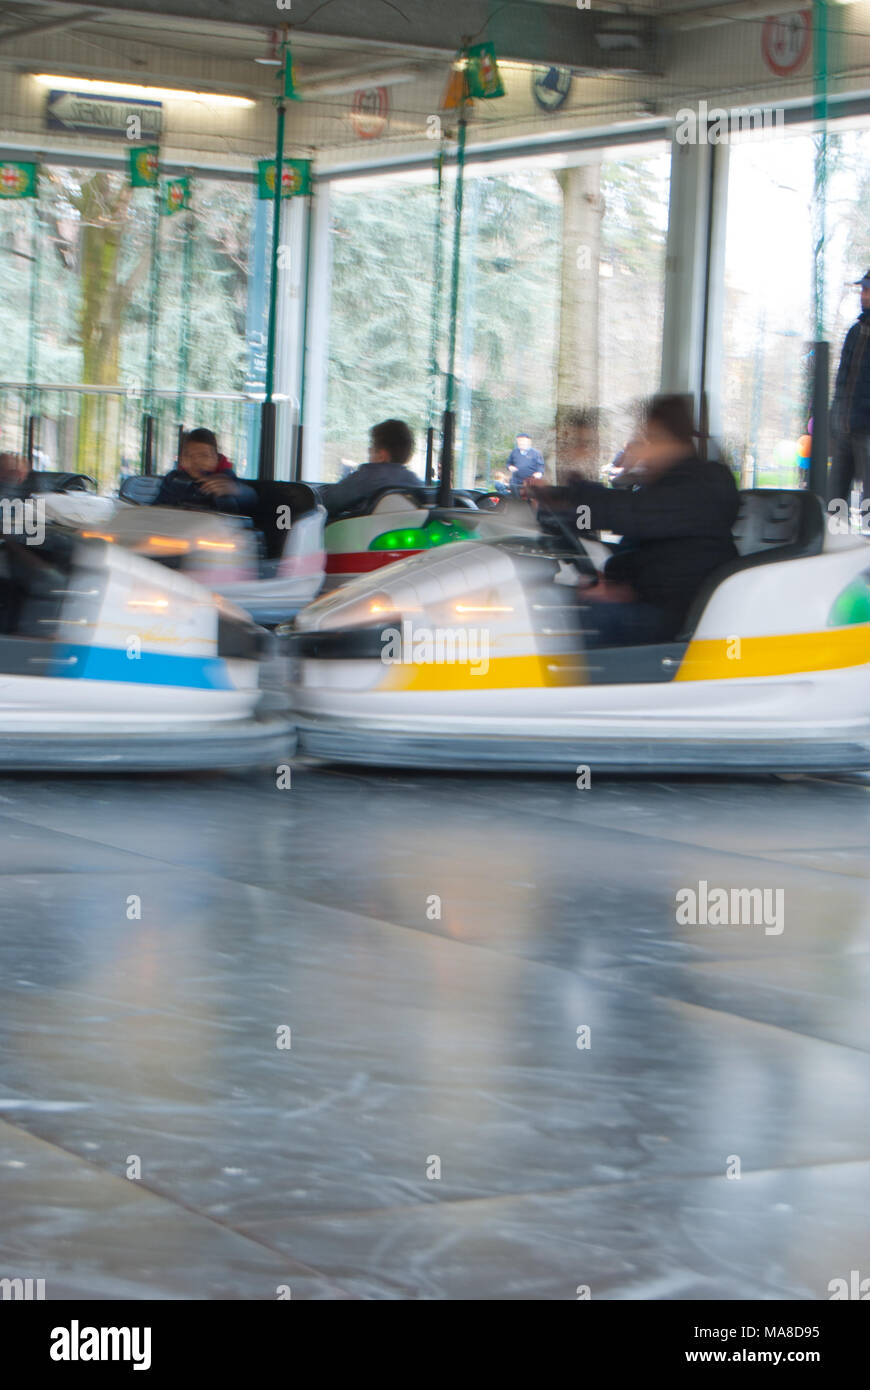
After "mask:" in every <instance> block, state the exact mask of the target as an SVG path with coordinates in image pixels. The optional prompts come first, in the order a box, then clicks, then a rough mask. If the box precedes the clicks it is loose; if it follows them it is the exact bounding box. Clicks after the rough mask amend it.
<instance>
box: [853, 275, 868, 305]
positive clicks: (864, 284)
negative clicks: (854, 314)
mask: <svg viewBox="0 0 870 1390" xmlns="http://www.w3.org/2000/svg"><path fill="white" fill-rule="evenodd" d="M855 284H856V285H860V286H861V308H862V309H870V270H868V271H867V272H866V274H864V275H862V276H861V279H860V280H856V281H855Z"/></svg>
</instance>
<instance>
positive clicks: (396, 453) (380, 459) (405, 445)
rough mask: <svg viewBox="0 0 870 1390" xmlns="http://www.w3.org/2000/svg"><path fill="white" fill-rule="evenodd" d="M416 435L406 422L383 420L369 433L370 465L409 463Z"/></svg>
mask: <svg viewBox="0 0 870 1390" xmlns="http://www.w3.org/2000/svg"><path fill="white" fill-rule="evenodd" d="M413 453H414V435H413V432H412V431H411V430H410V429H409V427H408V426H407V425H406V424H405V422H404V420H382V421H381V423H380V424H379V425H373V426H372V428H371V431H370V433H369V463H407V462H408V459H409V458H411V457H412V455H413Z"/></svg>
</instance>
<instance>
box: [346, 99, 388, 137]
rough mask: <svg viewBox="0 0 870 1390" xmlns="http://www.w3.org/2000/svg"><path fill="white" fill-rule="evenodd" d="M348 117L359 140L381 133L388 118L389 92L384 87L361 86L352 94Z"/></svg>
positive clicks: (385, 126)
mask: <svg viewBox="0 0 870 1390" xmlns="http://www.w3.org/2000/svg"><path fill="white" fill-rule="evenodd" d="M350 119H351V124H352V125H353V128H354V130H355V131H356V133H357V135H358V136H359V138H360V139H361V140H376V139H377V138H378V136H379V135H383V133H384V131H385V130H386V128H387V121H388V120H389V119H390V94H389V92H388V91H387V89H386V87H363V88H361V89H360V90H359V91H358V92H354V94H353V103H352V105H351V108H350Z"/></svg>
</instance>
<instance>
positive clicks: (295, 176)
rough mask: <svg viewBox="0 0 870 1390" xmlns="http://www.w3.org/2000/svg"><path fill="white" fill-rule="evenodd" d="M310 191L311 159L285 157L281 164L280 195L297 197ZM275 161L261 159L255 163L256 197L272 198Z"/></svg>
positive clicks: (273, 193)
mask: <svg viewBox="0 0 870 1390" xmlns="http://www.w3.org/2000/svg"><path fill="white" fill-rule="evenodd" d="M310 192H311V160H310V159H285V160H284V162H283V164H282V166H281V197H282V198H298V197H300V196H302V195H303V194H306V193H310ZM274 196H275V161H274V159H261V160H259V161H258V163H257V197H258V198H274Z"/></svg>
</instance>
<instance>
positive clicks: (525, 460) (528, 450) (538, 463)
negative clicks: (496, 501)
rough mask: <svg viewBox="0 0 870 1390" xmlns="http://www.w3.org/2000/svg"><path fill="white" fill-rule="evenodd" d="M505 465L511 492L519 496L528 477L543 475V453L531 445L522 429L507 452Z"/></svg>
mask: <svg viewBox="0 0 870 1390" xmlns="http://www.w3.org/2000/svg"><path fill="white" fill-rule="evenodd" d="M507 467H508V474H509V475H510V480H511V492H512V493H513V494H514V496H515V497H519V495H520V493H521V491H522V489H523V487H524V486H525V484H526V483H527V482H528V481H529V479H530V478H543V476H544V455H543V454H542V453H541V452H540V450H539V449H535V448H534V447H533V445H532V441H531V439H530V438H529V436H528V435H527V434H526V433H525V432H524V431H521V432H520V433H519V434H518V435H517V442H516V444H515V445H514V447H513V448H512V449H511V451H510V453H509V454H508V461H507Z"/></svg>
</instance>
